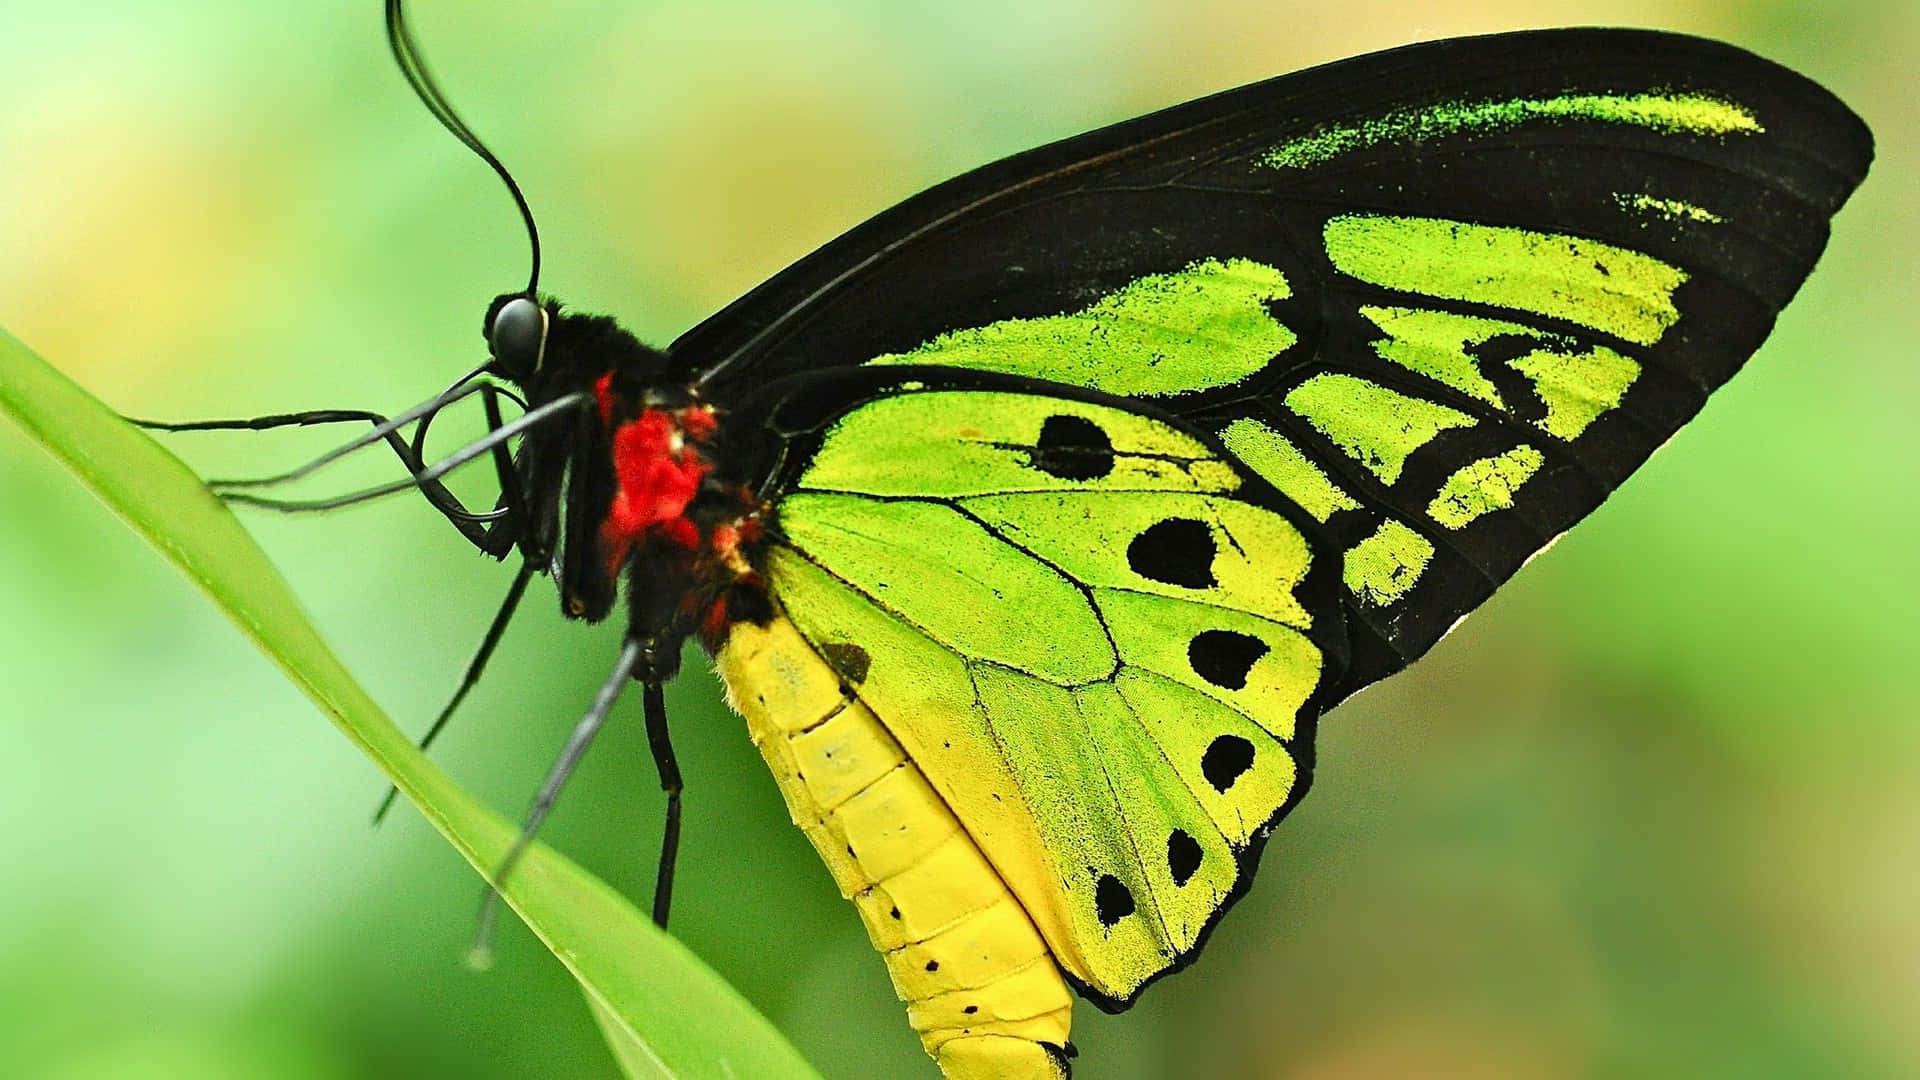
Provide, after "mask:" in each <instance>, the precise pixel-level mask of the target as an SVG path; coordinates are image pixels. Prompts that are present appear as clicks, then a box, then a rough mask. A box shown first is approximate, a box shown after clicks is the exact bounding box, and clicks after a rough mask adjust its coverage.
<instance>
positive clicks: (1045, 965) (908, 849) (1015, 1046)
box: [718, 616, 1073, 1080]
mask: <svg viewBox="0 0 1920 1080" xmlns="http://www.w3.org/2000/svg"><path fill="white" fill-rule="evenodd" d="M718 661H719V665H720V674H721V677H722V678H724V679H725V680H726V684H727V697H728V701H729V703H730V704H732V705H733V707H734V709H735V710H737V711H738V712H739V713H740V715H742V716H744V717H746V720H747V731H748V733H749V734H750V735H751V737H752V738H753V742H754V745H755V746H758V747H759V748H760V753H761V755H762V756H763V757H765V758H766V759H767V765H768V767H770V768H771V769H772V770H773V776H774V780H775V781H777V782H778V783H779V785H780V793H781V794H782V795H784V796H785V797H786V800H787V808H788V809H789V810H790V811H791V812H792V814H793V821H794V824H796V825H798V826H800V828H801V829H802V830H804V831H805V832H806V834H807V836H808V838H809V839H811V840H812V841H813V846H814V848H815V849H816V850H818V851H819V852H820V858H821V859H822V860H824V861H825V862H826V864H827V869H828V870H830V871H831V872H832V873H833V878H834V881H836V882H837V883H838V884H839V886H840V894H841V895H842V896H845V897H847V898H848V899H849V900H852V901H853V903H854V907H855V908H856V909H858V910H859V912H860V917H861V919H862V920H864V921H865V922H866V924H867V933H868V935H869V936H871V937H872V939H873V945H874V948H876V949H879V950H880V953H881V955H882V956H883V957H884V958H885V960H886V962H887V970H888V972H889V973H890V974H891V975H892V976H893V986H894V990H895V992H897V993H898V994H899V995H900V999H901V1000H902V1001H905V1002H906V1003H907V1019H908V1021H909V1022H910V1023H911V1024H912V1025H913V1028H914V1030H915V1031H917V1032H918V1033H919V1034H920V1041H921V1043H922V1044H923V1045H924V1046H925V1047H926V1048H927V1053H928V1054H931V1055H932V1056H933V1058H934V1060H935V1061H937V1062H939V1064H940V1070H941V1072H943V1073H944V1074H945V1075H946V1076H947V1077H948V1080H1029V1078H1031V1080H1058V1078H1061V1077H1064V1076H1065V1075H1066V1073H1067V1069H1066V1064H1065V1056H1064V1049H1063V1048H1064V1047H1065V1046H1066V1044H1067V1023H1068V1019H1069V1014H1070V1011H1071V1009H1072V1001H1073V999H1072V996H1071V994H1070V993H1069V991H1068V989H1067V986H1066V983H1065V982H1063V981H1062V980H1061V978H1060V970H1059V968H1058V967H1057V966H1056V965H1055V964H1054V960H1053V955H1052V953H1050V952H1049V951H1048V950H1047V946H1046V943H1045V942H1044V941H1042V940H1041V937H1040V934H1039V931H1037V930H1035V929H1034V925H1033V921H1032V920H1031V919H1029V918H1028V917H1027V913H1026V910H1025V909H1024V908H1022V907H1021V906H1020V903H1019V901H1017V900H1015V899H1014V897H1013V894H1012V893H1010V892H1008V891H1007V887H1006V885H1005V883H1003V882H1002V881H1001V880H1000V876H999V875H998V874H997V873H995V872H994V869H993V867H992V865H990V864H989V863H988V862H987V860H986V857H985V856H984V855H982V854H981V852H980V849H979V848H978V847H977V846H975V844H974V842H973V839H972V838H971V837H970V836H968V835H967V832H966V830H965V829H964V828H963V827H962V826H961V824H960V821H959V819H957V818H956V817H954V815H953V811H952V810H951V809H949V808H948V806H947V804H946V803H945V802H944V801H943V800H942V799H941V798H940V796H939V795H938V794H937V793H936V792H935V791H934V790H933V788H932V787H931V786H930V785H929V784H928V783H927V779H926V777H925V776H924V775H923V774H922V773H921V771H920V769H919V767H918V766H916V765H915V764H914V763H913V761H912V760H911V759H909V758H908V757H907V756H906V754H905V753H904V752H902V751H901V749H900V745H899V743H897V742H896V741H894V738H893V736H891V735H890V734H888V733H887V728H886V725H885V724H884V722H883V721H882V720H881V719H880V718H879V717H876V716H875V715H874V714H873V712H872V711H871V710H870V709H868V708H867V706H866V705H865V704H864V703H862V702H861V701H860V699H859V698H858V696H857V692H856V691H854V690H850V689H848V688H846V687H845V686H844V685H843V684H842V681H841V679H840V677H839V676H838V675H836V674H835V673H834V671H833V669H832V668H830V667H828V666H827V664H826V662H825V661H824V660H822V659H821V658H820V656H819V654H818V653H816V652H815V651H814V650H813V648H812V646H810V645H808V644H807V642H806V641H805V639H803V638H802V637H801V636H800V634H799V632H798V631H796V630H795V629H794V627H793V624H792V623H790V622H788V621H787V620H786V618H785V617H783V616H781V617H776V618H775V619H774V620H773V621H772V622H771V623H770V624H768V625H767V626H766V627H764V628H763V627H757V626H753V625H751V624H748V623H742V624H739V625H736V626H734V627H733V628H732V630H731V633H730V635H729V636H728V638H727V642H726V645H725V646H724V647H723V648H721V650H720V652H719V654H718Z"/></svg>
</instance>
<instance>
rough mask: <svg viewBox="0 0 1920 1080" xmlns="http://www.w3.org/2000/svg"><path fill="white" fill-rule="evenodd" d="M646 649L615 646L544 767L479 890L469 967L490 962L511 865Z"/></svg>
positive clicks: (632, 642)
mask: <svg viewBox="0 0 1920 1080" xmlns="http://www.w3.org/2000/svg"><path fill="white" fill-rule="evenodd" d="M647 652H648V648H647V645H646V644H645V643H643V642H641V641H639V640H638V639H635V638H629V639H627V642H626V644H625V645H624V646H623V647H622V648H621V650H620V659H619V660H618V661H616V662H615V663H614V665H613V670H612V671H611V672H609V673H608V675H607V679H606V681H605V682H603V683H601V684H600V690H599V692H598V693H596V694H595V695H594V697H593V704H592V705H591V706H589V707H588V709H587V713H586V715H585V716H583V717H581V718H580V722H579V723H578V724H575V725H574V728H573V734H572V735H569V736H568V737H567V745H566V746H565V747H563V748H562V749H561V751H560V756H559V757H558V758H556V759H555V760H554V762H553V766H552V767H551V768H549V769H548V770H547V778H546V780H545V781H544V782H542V783H541V785H540V792H539V794H537V795H535V796H534V798H533V807H532V809H530V810H528V811H527V816H526V820H525V821H523V822H521V825H520V835H519V836H517V837H515V838H514V841H513V846H512V847H510V848H508V849H507V854H506V856H505V857H504V858H502V859H501V860H500V862H499V865H497V866H496V867H494V871H493V876H492V880H491V881H490V882H489V883H488V884H487V887H486V890H485V891H484V892H483V893H481V895H480V916H479V918H478V920H477V921H476V925H475V927H474V931H473V948H472V949H471V950H470V951H469V952H468V954H467V960H468V963H469V964H471V965H473V966H474V967H479V968H484V967H486V966H487V965H488V964H489V963H491V961H492V956H493V925H494V923H495V922H496V921H498V919H499V915H500V889H501V888H502V887H503V886H505V884H506V882H507V879H508V878H509V877H511V876H512V874H513V868H514V867H515V866H517V865H518V864H519V862H520V859H521V857H522V856H524V855H525V854H526V853H527V848H528V847H529V846H531V845H532V844H533V837H534V834H536V833H538V832H539V831H540V826H541V825H542V824H544V823H545V822H546V820H547V814H548V813H550V812H551V811H552V810H553V804H554V801H555V800H557V799H558V798H559V797H560V789H561V788H563V787H565V786H566V784H567V778H568V777H570V776H572V775H573V770H574V768H575V767H576V766H578V765H579V764H580V759H581V757H582V756H584V755H585V754H586V752H587V747H588V746H590V745H592V743H593V737H594V736H595V735H598V734H599V733H600V727H601V725H602V724H604V723H606V720H607V713H609V712H611V711H612V710H613V703H614V702H615V701H616V700H618V699H619V697H620V691H621V690H622V689H624V688H625V687H626V684H627V680H628V679H631V678H633V673H634V672H635V671H637V670H639V669H640V665H641V662H642V660H644V659H645V657H646V655H647Z"/></svg>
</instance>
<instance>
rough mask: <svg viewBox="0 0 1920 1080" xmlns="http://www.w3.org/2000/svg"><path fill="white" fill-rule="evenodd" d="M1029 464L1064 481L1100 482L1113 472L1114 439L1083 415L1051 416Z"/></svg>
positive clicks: (1035, 446)
mask: <svg viewBox="0 0 1920 1080" xmlns="http://www.w3.org/2000/svg"><path fill="white" fill-rule="evenodd" d="M1027 463H1028V464H1029V465H1031V466H1033V467H1034V468H1036V469H1039V470H1040V471H1041V472H1043V473H1046V474H1047V475H1049V476H1057V477H1059V478H1060V479H1062V480H1098V479H1100V478H1101V477H1103V476H1105V475H1107V474H1108V473H1110V472H1112V471H1113V440H1112V439H1109V438H1107V433H1106V432H1105V431H1103V430H1101V428H1100V425H1099V424H1096V423H1094V422H1093V421H1091V420H1089V419H1087V418H1086V417H1084V416H1049V417H1047V419H1046V421H1045V422H1044V423H1042V424H1041V425H1040V440H1039V442H1037V443H1035V444H1034V447H1033V452H1032V457H1031V459H1030V460H1029V461H1028V462H1027Z"/></svg>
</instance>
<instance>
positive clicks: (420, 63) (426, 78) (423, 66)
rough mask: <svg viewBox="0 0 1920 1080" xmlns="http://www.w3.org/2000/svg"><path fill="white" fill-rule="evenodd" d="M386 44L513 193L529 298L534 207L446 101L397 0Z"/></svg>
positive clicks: (536, 263)
mask: <svg viewBox="0 0 1920 1080" xmlns="http://www.w3.org/2000/svg"><path fill="white" fill-rule="evenodd" d="M387 44H388V45H390V46H392V47H393V59H394V62H396V63H398V64H399V65H400V73H401V74H402V75H405V76H406V77H407V85H408V86H411V87H413V92H414V93H415V94H417V95H418V96H419V98H420V103H421V104H423V105H425V106H426V107H427V111H428V112H430V113H432V114H433V118H434V119H435V120H438V121H440V126H441V127H443V128H446V129H447V130H448V131H449V132H452V133H453V137H454V138H456V139H459V140H460V142H461V143H462V144H464V145H465V146H466V148H467V149H469V150H471V151H473V152H474V153H475V154H478V155H479V157H480V160H481V161H484V162H486V163H487V164H488V165H489V166H491V167H492V169H493V171H494V172H495V173H497V174H499V177H500V180H501V182H502V183H504V184H506V185H507V193H508V194H510V195H512V196H513V202H514V205H516V206H518V207H519V208H520V218H521V220H523V221H525V222H526V223H527V243H528V244H530V245H531V246H532V247H533V272H532V273H531V274H529V275H527V296H528V297H532V296H533V295H534V290H535V289H536V288H537V287H539V284H540V230H538V229H536V228H534V225H533V210H532V209H531V208H530V207H528V206H527V198H526V196H524V195H522V194H520V185H519V184H516V183H514V182H513V176H512V174H510V173H508V172H507V167H506V166H505V165H502V164H500V159H499V158H497V157H494V156H493V151H491V150H489V149H487V147H486V144H485V143H482V142H481V141H480V137H479V136H477V135H475V134H474V133H473V129H471V128H469V127H467V125H466V122H465V121H463V120H461V119H460V116H459V114H458V113H455V112H454V111H453V106H452V105H449V104H447V96H446V95H445V94H443V93H441V92H440V86H439V84H438V83H435V82H434V81H433V76H432V75H431V74H429V73H428V71H427V61H426V59H425V58H424V57H422V56H421V55H420V46H419V45H417V44H415V43H414V40H413V34H411V33H410V32H408V30H407V17H406V15H405V14H404V13H403V12H402V11H401V10H400V0H387Z"/></svg>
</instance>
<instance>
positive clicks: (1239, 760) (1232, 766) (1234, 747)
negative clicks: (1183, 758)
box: [1200, 735, 1253, 795]
mask: <svg viewBox="0 0 1920 1080" xmlns="http://www.w3.org/2000/svg"><path fill="white" fill-rule="evenodd" d="M1251 768H1253V744H1252V743H1250V742H1248V741H1247V740H1245V739H1243V738H1241V737H1240V736H1238V735H1222V736H1220V737H1218V738H1216V739H1214V740H1213V741H1212V742H1210V743H1208V744H1207V752H1206V753H1204V754H1202V755H1200V772H1201V773H1202V774H1203V775H1204V776H1206V778H1207V783H1209V784H1212V785H1213V790H1215V791H1218V792H1220V793H1221V794H1223V795H1224V794H1226V792H1227V789H1228V788H1231V787H1233V784H1234V781H1236V780H1238V779H1240V775H1241V774H1242V773H1244V772H1246V771H1247V770H1248V769H1251Z"/></svg>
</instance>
